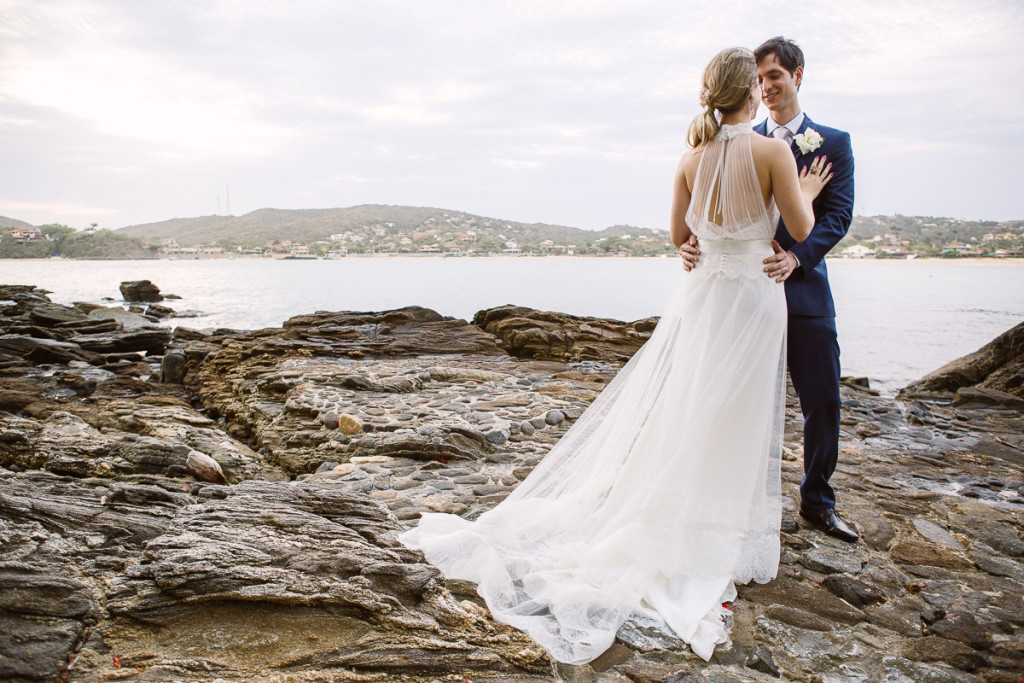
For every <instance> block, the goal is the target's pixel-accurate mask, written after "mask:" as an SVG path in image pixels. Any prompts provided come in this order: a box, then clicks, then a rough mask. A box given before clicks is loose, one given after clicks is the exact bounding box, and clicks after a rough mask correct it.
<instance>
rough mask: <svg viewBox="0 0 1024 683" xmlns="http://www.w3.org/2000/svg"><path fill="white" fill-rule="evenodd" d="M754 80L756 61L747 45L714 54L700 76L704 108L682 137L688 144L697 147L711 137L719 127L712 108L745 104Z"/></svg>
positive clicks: (724, 110) (721, 109)
mask: <svg viewBox="0 0 1024 683" xmlns="http://www.w3.org/2000/svg"><path fill="white" fill-rule="evenodd" d="M756 82H757V62H755V61H754V53H753V52H751V51H750V50H748V49H747V48H745V47H730V48H728V49H726V50H722V51H721V52H719V53H718V54H717V55H715V57H714V59H712V60H711V61H710V62H709V63H708V65H707V66H706V67H704V75H703V76H702V77H701V89H700V106H701V107H703V108H704V111H703V112H701V113H700V114H698V115H697V116H695V117H694V119H693V121H692V122H691V123H690V130H689V133H688V134H687V136H686V137H687V142H689V143H690V146H691V147H694V148H697V147H700V146H702V145H705V144H707V143H708V142H710V141H711V140H713V139H714V137H715V135H716V134H717V133H718V128H719V123H718V119H717V118H716V117H715V110H718V111H719V112H722V113H724V114H728V113H731V112H734V111H736V110H738V109H741V108H743V107H747V106H749V101H750V93H751V92H752V91H753V89H754V83H756Z"/></svg>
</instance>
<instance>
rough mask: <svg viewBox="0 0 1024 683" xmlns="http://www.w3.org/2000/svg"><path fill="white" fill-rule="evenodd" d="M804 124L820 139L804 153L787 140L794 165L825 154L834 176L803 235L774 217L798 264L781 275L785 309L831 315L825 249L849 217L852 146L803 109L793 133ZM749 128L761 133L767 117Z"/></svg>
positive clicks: (806, 163) (841, 134) (784, 244)
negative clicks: (800, 237) (800, 239)
mask: <svg viewBox="0 0 1024 683" xmlns="http://www.w3.org/2000/svg"><path fill="white" fill-rule="evenodd" d="M808 127H810V128H813V129H814V130H816V131H817V132H818V133H819V134H820V135H821V137H822V138H824V140H825V141H824V142H823V143H822V145H821V147H819V148H818V149H816V150H815V151H813V152H810V153H809V154H801V153H800V149H799V148H798V147H797V146H796V143H795V142H794V143H793V154H794V155H795V156H796V167H797V170H799V169H802V168H803V167H805V166H810V165H811V162H812V161H814V157H817V156H821V155H825V156H827V157H828V162H829V163H831V164H832V173H833V174H834V175H833V177H832V180H831V181H830V182H829V184H828V185H826V186H825V187H824V189H823V190H822V191H821V194H819V195H818V196H817V198H815V200H814V202H813V208H814V229H813V230H811V234H810V235H809V236H808V237H807V239H805V240H804V241H803V242H797V241H796V240H794V239H793V238H792V236H790V234H789V232H788V231H787V230H786V224H785V223H784V222H783V221H782V219H779V225H778V227H777V228H776V230H775V239H776V240H777V241H778V243H779V245H780V246H781V247H782V248H783V249H785V250H787V251H791V252H793V254H794V255H795V256H796V257H797V259H799V261H800V267H799V268H797V269H796V270H794V271H793V274H792V275H790V276H789V279H788V280H786V303H787V305H788V307H789V314H790V315H803V316H818V317H828V316H835V314H836V309H835V304H834V303H833V301H832V290H831V289H830V288H829V285H828V269H827V268H826V267H825V254H827V253H828V252H829V250H830V249H832V247H834V246H836V245H837V244H838V243H839V240H841V239H843V237H844V236H845V235H846V231H847V230H849V229H850V222H851V221H852V220H853V148H852V147H851V145H850V134H849V133H846V132H844V131H841V130H837V129H835V128H829V127H828V126H823V125H821V124H819V123H815V122H813V121H811V117H809V116H807V115H806V114H805V115H804V122H803V123H802V124H801V125H800V130H799V131H797V134H798V135H799V134H800V133H803V132H804V131H805V130H806V129H807V128H808ZM754 130H755V131H756V132H758V133H760V134H761V135H767V133H768V121H767V120H765V121H762V122H761V123H760V124H758V125H756V126H754Z"/></svg>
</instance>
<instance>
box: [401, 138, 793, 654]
mask: <svg viewBox="0 0 1024 683" xmlns="http://www.w3.org/2000/svg"><path fill="white" fill-rule="evenodd" d="M751 133H752V130H751V127H750V125H749V124H741V125H737V126H725V127H723V129H722V130H721V131H720V132H719V134H718V136H717V137H716V138H715V140H714V141H712V142H711V143H710V144H708V145H707V146H706V147H705V149H704V152H703V157H702V158H701V161H700V165H699V168H698V171H697V176H696V182H695V187H694V192H693V196H692V199H691V203H690V209H689V212H688V213H687V216H686V221H687V224H688V225H689V226H690V228H691V229H692V231H693V232H694V233H695V234H696V235H697V237H698V239H699V240H700V249H701V259H700V262H699V264H698V266H697V267H696V268H695V269H694V270H693V271H691V272H689V273H685V272H683V271H682V267H681V266H680V273H681V274H680V278H679V279H680V283H679V286H678V288H677V289H676V291H675V294H674V295H673V296H672V298H671V301H670V302H669V304H668V307H667V308H666V310H665V313H664V315H663V316H662V318H661V321H660V322H659V323H658V326H657V328H656V329H655V330H654V332H653V334H652V335H651V338H650V339H649V340H648V341H647V343H646V344H645V345H644V346H643V347H642V348H641V349H640V350H639V351H638V352H637V353H636V354H635V355H634V356H633V358H632V359H630V361H629V362H628V363H626V365H625V366H623V368H622V369H621V370H620V371H619V373H618V374H617V375H616V377H615V378H614V379H613V380H612V382H610V383H609V385H608V386H607V387H606V388H605V390H604V391H603V392H602V393H601V394H600V396H598V397H597V399H596V400H595V401H594V402H593V403H592V404H591V405H590V407H589V408H588V409H587V410H586V412H584V413H583V415H582V416H581V417H580V418H579V419H578V420H577V421H576V423H575V424H573V426H572V427H571V428H570V429H569V430H568V431H567V432H566V434H565V435H564V436H563V437H562V439H561V440H560V441H559V442H558V443H557V444H556V445H555V446H554V447H553V448H552V449H551V451H550V452H549V453H548V454H547V456H546V457H545V458H544V459H543V460H542V461H541V462H540V463H539V464H538V465H537V466H536V468H534V470H533V472H532V473H531V474H530V475H529V476H528V477H527V478H526V479H525V480H524V481H523V482H522V483H520V485H519V486H518V488H517V489H516V490H515V491H514V492H513V493H512V494H511V495H510V496H509V497H508V498H506V499H505V500H504V501H503V502H502V503H501V504H499V505H498V506H497V507H495V508H494V509H492V510H489V511H487V512H485V513H484V514H483V515H481V516H480V517H479V518H478V519H477V520H475V521H473V522H469V521H466V520H464V519H462V518H460V517H457V516H455V515H447V514H433V513H431V514H425V515H424V516H423V518H422V519H421V520H420V522H419V525H418V526H417V527H416V528H414V529H412V530H410V531H408V532H406V533H404V534H403V535H402V536H401V541H402V542H403V543H404V544H405V545H407V546H409V547H413V548H419V549H421V550H422V551H423V553H424V554H425V556H426V557H427V559H428V560H429V561H430V562H432V563H433V564H434V565H436V566H437V567H438V568H439V569H440V570H441V571H442V572H443V573H444V575H445V576H447V577H449V578H459V579H466V580H469V581H473V582H475V583H477V584H478V589H477V590H478V592H479V593H480V595H481V596H482V597H483V598H484V600H485V601H486V603H487V605H488V606H489V607H490V610H491V613H492V614H493V615H494V618H495V619H496V620H498V621H500V622H503V623H506V624H510V625H512V626H515V627H516V628H519V629H521V630H523V631H525V632H527V633H528V634H529V635H530V636H531V637H532V638H533V639H534V640H536V641H537V642H538V643H540V644H541V645H543V646H544V647H545V648H546V649H547V650H548V651H549V652H550V653H551V655H552V656H553V657H554V658H555V659H557V660H559V661H562V662H566V663H571V664H579V663H584V662H588V661H590V660H593V659H594V658H596V657H597V656H598V655H600V654H601V653H602V652H604V651H605V650H606V649H607V648H608V647H609V646H611V645H612V643H613V641H614V639H615V634H616V632H617V631H618V629H619V627H620V626H621V625H622V624H623V623H624V622H625V621H626V620H627V619H628V618H629V617H630V615H631V614H634V613H636V614H639V615H643V616H646V617H648V618H650V617H655V618H660V619H661V620H663V622H664V623H665V624H667V625H668V626H669V627H670V628H671V629H672V631H674V632H675V633H676V634H677V635H678V636H679V637H680V638H681V639H682V640H684V641H686V642H687V643H689V644H690V646H691V647H692V649H693V651H694V652H696V653H697V654H698V655H700V656H701V657H703V658H704V659H705V660H707V659H710V658H711V655H712V653H713V652H714V648H715V646H716V645H717V644H720V643H726V642H728V633H727V630H726V627H725V620H724V615H725V610H724V608H723V605H722V603H723V602H726V601H730V600H732V599H734V598H735V597H736V589H735V583H737V582H738V583H746V582H747V581H750V580H754V581H758V582H766V581H769V580H771V579H772V578H774V577H775V574H776V571H777V570H778V564H779V526H780V520H781V504H780V501H781V493H780V482H779V461H780V454H781V448H782V414H783V412H782V411H783V407H784V398H785V397H784V393H783V392H784V385H783V368H784V364H785V351H784V349H785V343H784V342H785V330H786V301H785V294H784V289H783V286H782V285H781V284H777V283H775V282H774V281H772V280H770V279H769V278H768V277H767V276H766V275H765V274H764V272H763V265H762V260H763V259H764V258H765V257H766V256H769V255H771V254H772V248H771V244H770V241H771V239H772V236H773V234H774V231H775V223H776V215H775V209H774V202H773V203H772V205H771V206H770V207H765V204H764V201H763V199H762V196H761V190H760V186H759V184H758V180H757V176H756V173H755V170H754V163H753V157H752V155H751V151H750V136H751ZM637 295H638V296H642V295H643V294H642V293H641V292H638V293H637Z"/></svg>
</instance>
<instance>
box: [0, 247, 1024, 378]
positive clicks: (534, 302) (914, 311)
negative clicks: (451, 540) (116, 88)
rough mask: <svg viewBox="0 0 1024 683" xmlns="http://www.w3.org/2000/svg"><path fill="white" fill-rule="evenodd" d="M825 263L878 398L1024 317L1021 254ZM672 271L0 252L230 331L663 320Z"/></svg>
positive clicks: (12, 263) (52, 286)
mask: <svg viewBox="0 0 1024 683" xmlns="http://www.w3.org/2000/svg"><path fill="white" fill-rule="evenodd" d="M829 272H830V279H831V282H832V290H833V294H834V296H835V299H836V308H837V326H838V328H839V342H840V346H841V348H842V364H843V373H844V374H847V375H858V376H868V377H869V378H870V379H871V383H872V386H874V387H875V388H877V389H880V390H881V391H883V393H887V394H893V393H895V392H896V391H897V390H898V389H899V388H900V387H902V386H904V385H905V384H907V383H908V382H910V381H912V380H915V379H918V378H920V377H921V376H923V375H925V374H927V373H928V372H931V371H932V370H935V369H936V368H938V367H940V366H941V365H943V364H944V363H946V362H948V361H950V360H952V359H954V358H957V357H959V356H962V355H964V354H966V353H969V352H971V351H973V350H975V349H977V348H978V347H980V346H982V345H984V344H985V343H987V342H989V341H990V340H991V339H992V338H993V337H995V336H996V335H998V334H1000V333H1001V332H1003V331H1005V330H1007V329H1009V328H1010V327H1012V326H1014V325H1016V324H1017V323H1019V322H1021V321H1022V320H1024V262H1014V261H1010V262H993V261H972V262H946V261H942V262H936V261H830V262H829ZM680 277H685V273H684V272H683V271H682V267H681V265H680V263H679V261H678V260H677V259H675V258H666V259H657V258H654V259H630V258H622V259H598V258H380V257H377V258H346V259H340V260H336V261H317V260H311V261H291V260H289V261H283V260H269V259H237V260H230V259H222V260H193V261H169V260H160V261H64V260H38V261H29V260H0V283H3V284H33V285H36V286H39V287H43V288H44V289H48V290H50V291H51V292H52V293H51V294H50V298H51V299H53V300H54V301H56V302H59V303H71V302H73V301H91V302H98V303H102V300H103V298H104V297H112V298H115V299H118V300H120V293H119V292H118V284H119V283H120V282H121V281H123V280H140V279H148V280H152V281H153V282H154V283H156V284H157V285H158V286H159V287H160V289H161V291H162V292H164V293H165V294H166V293H174V294H178V295H180V296H181V297H182V299H181V300H180V301H169V302H167V303H168V304H169V305H171V306H172V307H173V308H175V309H177V310H178V311H196V312H199V313H201V314H202V315H201V317H198V318H185V319H178V320H171V321H170V324H172V325H176V324H182V325H187V326H189V327H230V328H237V329H255V328H261V327H272V326H278V325H280V324H281V323H282V322H284V321H285V320H287V319H288V318H290V317H292V316H294V315H300V314H303V313H311V312H313V311H318V310H324V311H341V310H349V311H380V310H386V309H391V308H400V307H402V306H409V305H418V306H425V307H428V308H432V309H434V310H436V311H438V312H439V313H441V314H443V315H448V316H453V317H457V318H464V319H467V320H468V319H471V318H472V317H473V314H474V313H476V312H477V311H479V310H481V309H484V308H491V307H494V306H500V305H503V304H516V305H520V306H528V307H530V308H537V309H540V310H550V311H560V312H564V313H571V314H575V315H589V316H600V317H607V318H616V319H619V320H636V319H638V318H644V317H648V316H652V315H660V313H661V311H662V309H663V307H664V306H665V304H666V303H667V302H668V299H669V296H670V295H671V294H672V291H673V290H674V288H675V284H676V282H677V281H678V279H679V278H680Z"/></svg>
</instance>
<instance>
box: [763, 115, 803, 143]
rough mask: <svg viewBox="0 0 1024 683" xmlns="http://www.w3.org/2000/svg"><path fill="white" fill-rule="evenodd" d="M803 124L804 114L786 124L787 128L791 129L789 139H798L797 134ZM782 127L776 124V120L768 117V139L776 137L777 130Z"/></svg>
mask: <svg viewBox="0 0 1024 683" xmlns="http://www.w3.org/2000/svg"><path fill="white" fill-rule="evenodd" d="M803 123H804V113H803V112H800V113H799V114H797V115H796V117H795V118H794V119H793V120H792V121H790V122H789V123H786V124H784V125H785V127H786V128H788V129H789V137H790V139H793V138H795V137H796V134H797V133H798V132H799V131H800V126H802V125H803ZM781 127H782V126H780V125H779V124H777V123H775V120H774V119H772V117H770V116H769V117H768V128H767V130H766V131H765V132H766V133H767V134H768V137H776V136H775V129H776V128H781Z"/></svg>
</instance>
